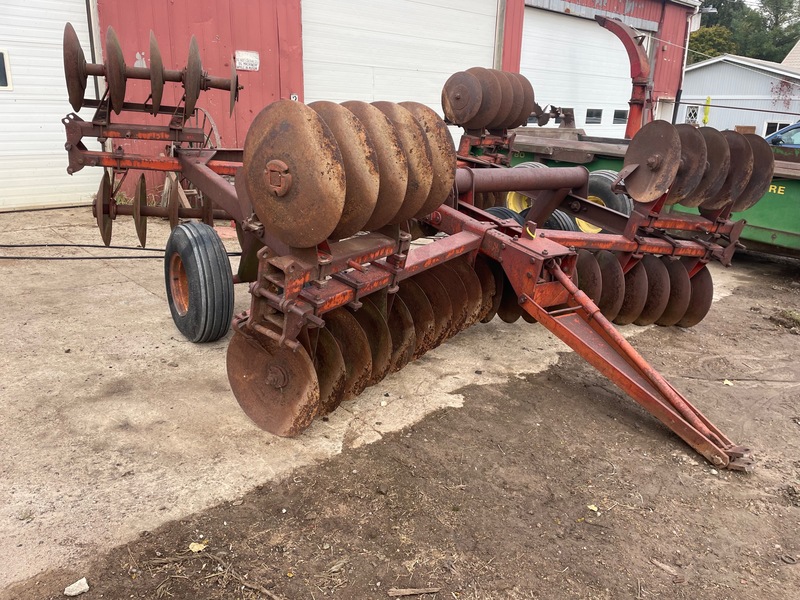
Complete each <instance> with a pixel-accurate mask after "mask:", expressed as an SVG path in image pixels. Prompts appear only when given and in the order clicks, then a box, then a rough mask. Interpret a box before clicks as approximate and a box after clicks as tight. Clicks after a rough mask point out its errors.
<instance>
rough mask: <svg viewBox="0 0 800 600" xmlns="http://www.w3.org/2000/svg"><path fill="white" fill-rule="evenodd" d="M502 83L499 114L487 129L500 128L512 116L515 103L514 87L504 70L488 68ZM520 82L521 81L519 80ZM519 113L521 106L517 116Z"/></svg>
mask: <svg viewBox="0 0 800 600" xmlns="http://www.w3.org/2000/svg"><path fill="white" fill-rule="evenodd" d="M487 71H489V73H491V74H492V75H493V76H494V78H495V79H497V83H498V84H499V85H500V107H499V108H498V109H497V115H496V116H495V118H494V119H492V120H491V121H490V122H489V124H488V125H487V126H486V128H487V129H500V128H502V127H503V125H504V124H505V123H506V122H507V121H508V120H509V119H510V118H511V109H512V107H513V105H514V88H513V87H512V85H511V81H509V79H508V77H506V74H505V73H504V72H503V71H499V70H497V69H487ZM517 83H519V82H517ZM520 87H522V85H521V84H520ZM518 113H519V107H517V111H516V112H515V113H514V116H516V115H517V114H518Z"/></svg>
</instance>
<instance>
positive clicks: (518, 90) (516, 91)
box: [498, 71, 527, 129]
mask: <svg viewBox="0 0 800 600" xmlns="http://www.w3.org/2000/svg"><path fill="white" fill-rule="evenodd" d="M498 73H502V74H503V76H504V77H505V78H506V79H507V80H508V83H510V84H511V98H512V99H511V108H509V110H508V118H506V120H505V121H503V123H501V124H500V127H501V128H502V129H508V128H510V127H514V126H515V125H516V124H517V123H516V120H517V118H518V117H519V116H520V115H521V114H522V107H523V106H524V104H525V90H524V89H523V87H522V82H521V81H520V79H519V77H518V76H517V74H516V73H509V72H507V71H498ZM526 120H527V117H526Z"/></svg>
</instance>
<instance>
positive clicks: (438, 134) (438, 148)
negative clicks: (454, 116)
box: [348, 102, 456, 219]
mask: <svg viewBox="0 0 800 600" xmlns="http://www.w3.org/2000/svg"><path fill="white" fill-rule="evenodd" d="M400 106H402V107H403V108H405V109H406V110H408V111H409V112H410V113H411V114H412V115H414V118H415V119H416V120H417V122H418V123H419V124H420V126H421V127H422V131H423V132H424V133H425V137H426V138H427V140H428V148H429V149H430V151H431V166H432V167H433V181H432V182H431V191H430V193H429V194H428V197H427V198H426V200H425V202H424V203H423V204H422V208H420V209H419V211H417V214H416V215H414V216H415V217H416V218H418V219H421V218H422V217H424V216H426V215H429V214H430V213H431V212H433V211H434V210H436V209H437V208H439V206H441V204H442V203H443V202H444V201H445V200H447V197H448V196H449V195H450V192H451V191H452V190H453V182H454V181H455V179H456V147H455V145H454V144H453V137H452V136H451V135H450V132H449V131H448V130H447V125H445V122H444V121H442V119H441V118H440V117H439V115H437V114H436V113H435V112H434V111H433V110H432V109H430V108H428V107H427V106H425V105H424V104H420V103H419V102H401V103H400ZM348 185H349V180H348Z"/></svg>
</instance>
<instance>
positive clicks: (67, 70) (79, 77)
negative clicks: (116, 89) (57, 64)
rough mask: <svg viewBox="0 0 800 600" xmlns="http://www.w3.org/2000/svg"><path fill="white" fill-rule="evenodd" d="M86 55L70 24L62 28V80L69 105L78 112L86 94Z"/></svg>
mask: <svg viewBox="0 0 800 600" xmlns="http://www.w3.org/2000/svg"><path fill="white" fill-rule="evenodd" d="M87 77H88V76H87V74H86V55H85V54H84V53H83V48H82V47H81V42H80V40H79V39H78V34H77V33H75V28H74V27H73V26H72V23H67V24H66V25H65V26H64V78H65V79H66V81H67V95H68V97H69V104H70V106H72V108H73V109H74V110H75V112H78V111H79V110H80V109H81V107H82V106H83V96H84V94H85V93H86V80H87Z"/></svg>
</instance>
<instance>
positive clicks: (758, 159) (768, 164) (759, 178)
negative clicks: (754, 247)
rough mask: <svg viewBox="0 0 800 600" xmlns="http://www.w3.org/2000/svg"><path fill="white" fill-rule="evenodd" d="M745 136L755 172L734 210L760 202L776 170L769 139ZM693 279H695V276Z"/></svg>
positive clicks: (750, 135)
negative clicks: (751, 152)
mask: <svg viewBox="0 0 800 600" xmlns="http://www.w3.org/2000/svg"><path fill="white" fill-rule="evenodd" d="M744 137H745V139H746V140H747V141H748V142H749V144H750V148H751V149H752V151H753V174H752V175H751V176H750V181H748V182H747V186H746V187H745V188H744V190H743V191H742V193H741V194H739V197H738V198H736V200H735V201H734V203H733V208H732V209H731V211H732V212H741V211H743V210H747V209H748V208H750V207H752V206H754V205H755V204H756V203H758V201H759V200H761V198H762V197H763V196H764V194H766V193H767V191H768V190H769V186H770V184H771V183H772V175H773V174H774V171H775V155H774V154H773V153H772V148H771V147H770V145H769V144H768V143H767V141H766V140H765V139H764V138H762V137H761V136H760V135H756V134H754V133H745V134H744ZM692 279H693V280H694V277H693V278H692Z"/></svg>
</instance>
